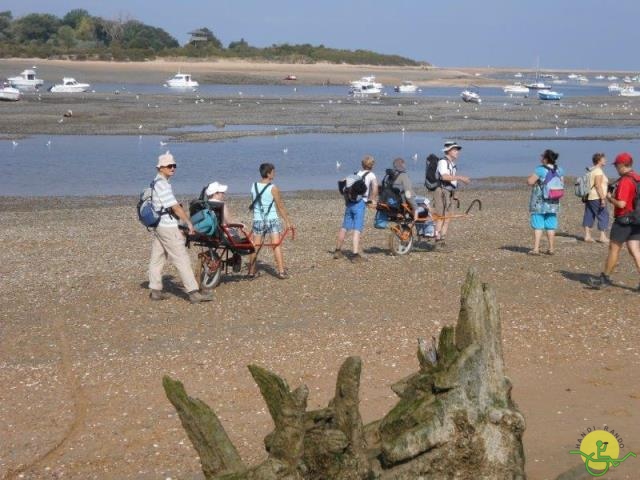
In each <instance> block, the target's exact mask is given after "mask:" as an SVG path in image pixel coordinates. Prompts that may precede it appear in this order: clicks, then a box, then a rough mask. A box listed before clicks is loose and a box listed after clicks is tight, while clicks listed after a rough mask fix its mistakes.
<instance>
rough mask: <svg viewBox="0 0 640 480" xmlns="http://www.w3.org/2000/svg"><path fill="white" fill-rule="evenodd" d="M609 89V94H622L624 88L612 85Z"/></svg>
mask: <svg viewBox="0 0 640 480" xmlns="http://www.w3.org/2000/svg"><path fill="white" fill-rule="evenodd" d="M607 88H608V89H609V93H620V90H622V87H621V86H620V85H619V84H617V83H612V84H611V85H609V87H607Z"/></svg>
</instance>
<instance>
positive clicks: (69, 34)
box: [56, 25, 76, 50]
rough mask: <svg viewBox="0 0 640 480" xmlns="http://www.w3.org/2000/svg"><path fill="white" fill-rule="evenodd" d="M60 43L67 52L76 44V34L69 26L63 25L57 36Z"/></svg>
mask: <svg viewBox="0 0 640 480" xmlns="http://www.w3.org/2000/svg"><path fill="white" fill-rule="evenodd" d="M56 38H57V40H58V43H59V44H60V45H62V46H63V47H65V48H66V49H67V50H68V49H70V48H72V47H73V46H74V45H75V44H76V33H75V31H74V30H73V28H71V27H70V26H69V25H62V26H61V27H60V28H59V29H58V33H57V34H56Z"/></svg>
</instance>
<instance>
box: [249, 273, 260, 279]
mask: <svg viewBox="0 0 640 480" xmlns="http://www.w3.org/2000/svg"><path fill="white" fill-rule="evenodd" d="M259 276H260V274H259V273H258V272H253V273H247V278H248V279H249V280H253V279H255V278H258V277H259Z"/></svg>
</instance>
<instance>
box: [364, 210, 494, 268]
mask: <svg viewBox="0 0 640 480" xmlns="http://www.w3.org/2000/svg"><path fill="white" fill-rule="evenodd" d="M385 200H386V201H378V203H377V204H376V219H375V226H376V228H388V229H389V251H390V253H391V254H392V255H405V254H407V253H409V252H411V250H412V249H413V247H414V245H415V243H417V241H418V239H420V235H418V231H419V229H421V227H423V226H424V225H425V224H426V223H427V222H429V221H431V220H433V221H437V220H445V219H452V218H464V217H468V216H470V215H471V211H472V210H473V208H474V207H475V206H477V207H478V210H482V202H481V201H480V200H479V199H475V200H473V201H472V202H471V204H470V205H469V207H468V208H467V209H466V210H465V212H464V213H451V214H447V215H438V214H436V213H433V212H430V215H429V214H428V213H425V215H424V216H421V217H419V218H418V219H417V220H415V219H414V215H413V209H412V208H411V206H410V205H409V204H408V203H407V202H404V201H401V202H397V203H396V202H394V201H393V200H392V199H385ZM456 208H457V209H459V208H460V202H459V201H457V200H456ZM429 217H431V218H429Z"/></svg>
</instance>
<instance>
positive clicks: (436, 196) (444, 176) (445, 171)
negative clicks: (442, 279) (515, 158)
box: [433, 141, 471, 246]
mask: <svg viewBox="0 0 640 480" xmlns="http://www.w3.org/2000/svg"><path fill="white" fill-rule="evenodd" d="M460 150H462V147H461V146H460V145H458V144H457V143H456V142H453V141H447V142H445V143H444V148H443V149H442V151H443V152H444V157H443V158H441V159H440V160H439V161H438V170H437V174H436V175H437V177H438V178H439V179H440V186H439V187H438V188H436V190H435V192H433V204H434V206H433V212H434V213H435V214H436V215H437V216H438V217H446V216H447V215H448V214H449V213H450V212H451V209H452V206H453V204H454V202H455V203H457V202H458V197H457V196H456V191H457V189H458V182H462V183H464V184H468V183H469V182H471V179H470V178H469V177H465V176H463V175H458V172H457V167H456V161H457V160H458V156H459V155H460ZM438 217H436V241H438V244H439V245H440V246H444V239H445V236H446V235H447V229H448V228H449V219H448V218H438Z"/></svg>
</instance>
